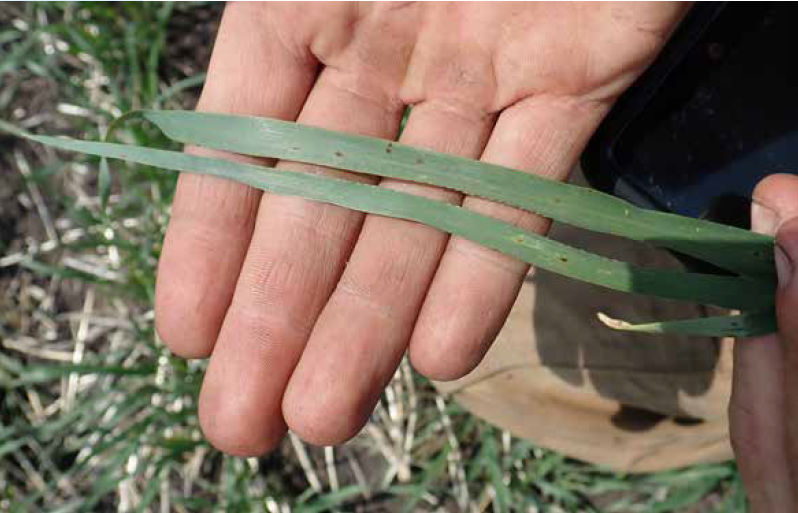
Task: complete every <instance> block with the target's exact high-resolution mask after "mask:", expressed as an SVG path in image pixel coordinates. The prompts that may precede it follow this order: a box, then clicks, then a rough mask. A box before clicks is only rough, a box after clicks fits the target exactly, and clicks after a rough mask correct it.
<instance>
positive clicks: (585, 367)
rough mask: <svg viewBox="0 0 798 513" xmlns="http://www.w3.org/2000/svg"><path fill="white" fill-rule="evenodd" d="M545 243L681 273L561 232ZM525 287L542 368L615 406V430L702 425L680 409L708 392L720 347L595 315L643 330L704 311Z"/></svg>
mask: <svg viewBox="0 0 798 513" xmlns="http://www.w3.org/2000/svg"><path fill="white" fill-rule="evenodd" d="M550 236H551V237H552V238H553V239H556V240H559V241H562V242H565V243H567V244H569V245H572V246H577V247H581V248H585V249H587V250H589V251H591V252H596V253H599V254H602V255H604V256H607V257H610V258H617V259H619V260H625V261H631V262H634V263H636V264H638V265H641V266H650V267H660V268H663V267H665V268H668V267H670V268H680V265H681V264H679V263H678V261H677V260H676V259H675V258H674V257H673V256H671V255H669V254H667V253H666V252H665V251H662V250H657V249H652V248H648V247H646V246H645V245H644V244H640V243H636V242H632V241H628V240H625V239H621V238H616V237H609V236H607V235H602V234H594V233H591V232H587V231H584V230H578V229H575V228H572V227H569V226H567V225H561V224H560V225H555V226H554V227H553V228H552V231H551V232H550ZM527 280H529V281H531V282H532V284H534V287H535V296H536V300H535V302H534V309H533V311H532V316H533V319H532V326H534V330H535V335H534V336H535V339H536V350H537V353H538V356H539V358H540V362H541V364H542V365H543V366H544V367H547V368H548V369H550V370H551V371H552V372H553V373H554V374H555V375H557V376H558V377H560V378H561V379H563V380H565V381H566V382H568V383H570V384H572V385H575V386H580V387H581V386H591V387H593V388H594V389H595V391H596V392H597V393H598V394H599V395H601V396H602V397H605V398H608V399H612V400H614V401H617V402H618V404H619V410H618V413H617V414H616V415H615V416H614V417H613V423H614V424H615V425H616V426H617V427H619V428H621V429H624V430H630V431H642V430H647V429H650V428H652V427H654V426H655V425H656V424H658V423H659V422H660V421H662V420H663V419H665V418H667V417H671V418H675V419H677V420H678V421H679V422H684V423H692V422H696V423H697V422H701V420H700V416H701V408H700V407H697V408H696V407H691V408H687V409H685V406H684V405H685V398H686V397H694V398H695V397H698V396H702V395H703V394H706V393H707V391H708V390H709V389H710V387H711V385H712V380H713V374H714V372H713V371H714V369H715V367H716V365H717V364H718V358H719V344H718V341H716V340H713V339H709V338H695V337H689V338H688V337H683V336H652V335H645V334H635V333H624V332H619V331H615V330H611V329H609V328H607V327H606V326H604V325H603V324H601V322H600V321H599V320H598V319H597V317H596V314H597V312H599V311H601V312H605V313H607V314H608V315H610V316H611V317H615V318H620V319H624V320H628V321H632V322H649V321H652V320H661V319H680V318H690V317H700V316H705V315H707V311H706V309H705V308H703V307H700V306H697V305H691V304H687V303H683V302H676V301H668V300H660V299H657V298H649V297H644V296H637V295H629V294H624V293H620V292H616V291H612V290H608V289H604V288H601V287H596V286H592V285H588V284H584V283H581V282H578V281H575V280H571V279H569V278H565V277H562V276H559V275H556V274H553V273H547V272H539V273H535V274H534V275H532V276H530V277H528V278H527ZM715 313H716V314H717V312H715ZM575 371H576V372H575ZM698 402H699V403H700V401H698ZM687 403H690V401H689V400H688V401H687ZM688 410H692V411H688Z"/></svg>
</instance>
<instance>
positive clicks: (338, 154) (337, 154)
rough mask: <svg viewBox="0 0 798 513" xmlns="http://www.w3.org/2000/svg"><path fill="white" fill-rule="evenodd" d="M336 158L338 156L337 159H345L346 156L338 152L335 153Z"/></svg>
mask: <svg viewBox="0 0 798 513" xmlns="http://www.w3.org/2000/svg"><path fill="white" fill-rule="evenodd" d="M335 156H336V157H343V156H344V154H343V153H341V152H340V151H336V152H335Z"/></svg>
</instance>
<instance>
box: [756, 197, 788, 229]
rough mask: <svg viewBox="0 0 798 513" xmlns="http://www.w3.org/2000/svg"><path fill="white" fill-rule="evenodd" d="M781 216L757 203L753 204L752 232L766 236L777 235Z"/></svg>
mask: <svg viewBox="0 0 798 513" xmlns="http://www.w3.org/2000/svg"><path fill="white" fill-rule="evenodd" d="M780 222H781V219H779V215H778V214H777V213H776V211H775V210H772V209H770V208H768V207H766V206H765V205H763V204H761V203H757V202H756V201H754V202H752V203H751V230H752V231H755V232H757V233H762V234H765V235H776V230H778V228H779V223H780Z"/></svg>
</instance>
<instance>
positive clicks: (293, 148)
mask: <svg viewBox="0 0 798 513" xmlns="http://www.w3.org/2000/svg"><path fill="white" fill-rule="evenodd" d="M291 149H292V150H293V151H299V146H291Z"/></svg>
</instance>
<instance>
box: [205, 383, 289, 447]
mask: <svg viewBox="0 0 798 513" xmlns="http://www.w3.org/2000/svg"><path fill="white" fill-rule="evenodd" d="M204 388H205V387H204V386H203V389H204ZM203 392H204V393H202V394H200V400H199V422H200V428H201V429H202V433H203V435H204V436H205V438H206V440H208V442H210V443H211V445H213V446H214V447H215V448H217V449H218V450H220V451H222V452H224V453H226V454H229V455H231V456H239V457H245V458H247V457H254V456H261V455H263V454H266V453H268V452H270V451H272V450H273V449H275V448H276V447H277V446H278V445H279V444H280V441H281V440H282V438H283V436H284V435H285V433H286V426H285V423H284V422H283V420H282V419H279V418H273V419H270V421H269V422H266V423H264V424H262V425H260V424H255V423H254V422H253V421H255V422H256V419H258V418H260V417H262V416H261V415H257V414H251V412H249V411H248V410H247V408H246V407H244V406H245V404H244V403H239V402H238V401H236V398H235V397H230V396H228V397H226V398H225V399H224V400H221V398H217V397H216V396H214V395H211V394H210V393H208V392H207V391H205V390H203Z"/></svg>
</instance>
